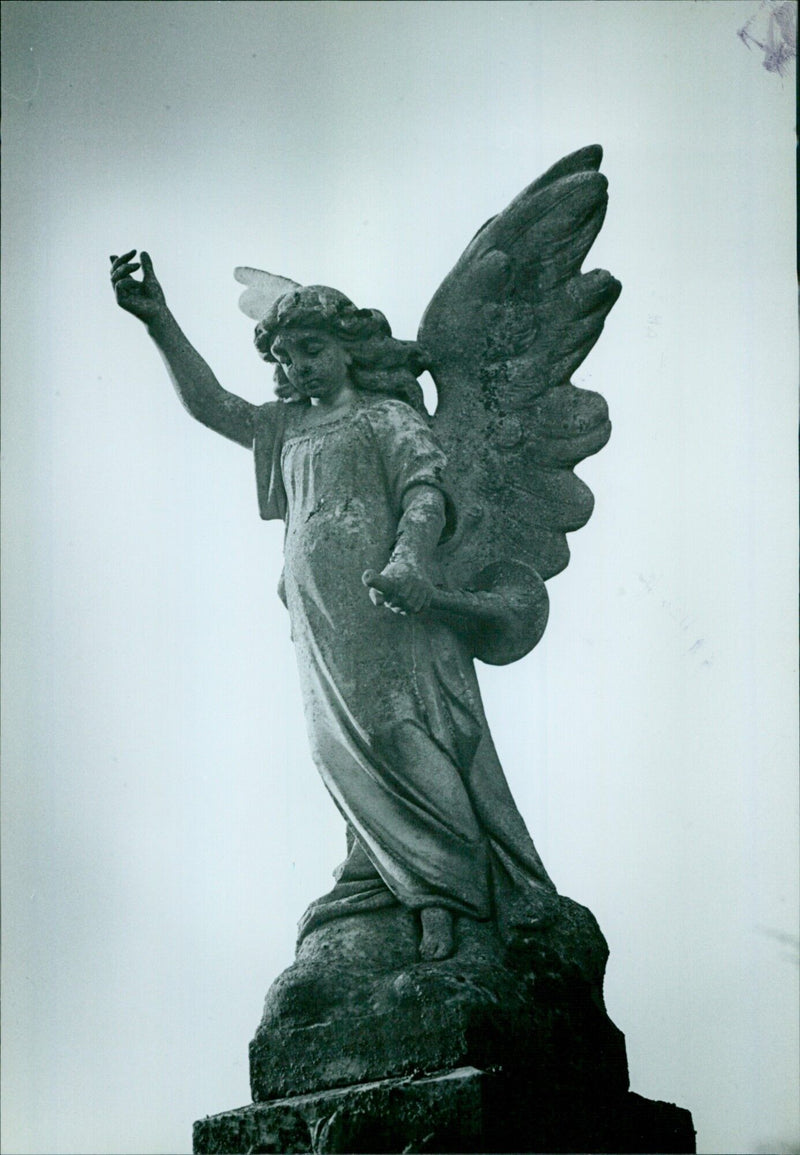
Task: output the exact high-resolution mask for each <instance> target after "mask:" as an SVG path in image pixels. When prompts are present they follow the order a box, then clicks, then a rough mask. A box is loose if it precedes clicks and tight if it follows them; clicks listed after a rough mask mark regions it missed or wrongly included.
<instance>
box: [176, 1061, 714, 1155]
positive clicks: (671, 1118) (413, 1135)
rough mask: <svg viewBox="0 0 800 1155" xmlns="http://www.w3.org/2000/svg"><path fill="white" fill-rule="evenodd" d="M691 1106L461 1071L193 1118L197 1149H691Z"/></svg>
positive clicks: (208, 1152)
mask: <svg viewBox="0 0 800 1155" xmlns="http://www.w3.org/2000/svg"><path fill="white" fill-rule="evenodd" d="M694 1149H695V1147H694V1130H693V1128H692V1118H691V1115H690V1114H689V1112H688V1111H684V1110H682V1109H681V1108H680V1107H673V1106H672V1105H671V1104H669V1103H656V1102H652V1101H651V1100H648V1099H642V1098H641V1097H640V1096H639V1095H633V1094H630V1093H628V1094H625V1095H620V1096H616V1097H612V1098H609V1099H607V1100H606V1101H605V1102H603V1103H599V1104H598V1103H587V1102H586V1101H585V1100H583V1099H580V1098H577V1097H575V1098H572V1099H563V1100H562V1099H554V1098H551V1097H549V1096H547V1095H544V1096H539V1095H537V1094H536V1092H535V1090H534V1089H532V1088H531V1087H530V1086H527V1087H525V1086H521V1085H519V1084H517V1085H514V1083H513V1081H509V1080H506V1079H505V1078H504V1076H503V1074H502V1073H501V1072H486V1071H478V1070H476V1069H475V1068H474V1067H462V1068H460V1069H459V1070H457V1071H449V1072H448V1073H447V1074H444V1075H434V1076H429V1077H427V1078H418V1079H383V1080H380V1081H378V1082H374V1083H361V1084H357V1085H355V1086H351V1087H339V1088H336V1089H334V1090H329V1091H323V1092H321V1093H319V1094H316V1095H295V1096H292V1097H291V1098H288V1099H275V1100H273V1101H272V1102H270V1103H254V1104H252V1105H251V1106H249V1107H242V1108H241V1109H240V1110H238V1111H226V1112H225V1113H224V1114H222V1115H214V1116H212V1117H210V1118H208V1119H202V1120H201V1121H200V1122H198V1123H195V1127H194V1150H195V1152H197V1153H198V1155H200V1153H203V1155H216V1153H217V1152H219V1153H225V1155H229V1153H232V1152H244V1151H246V1152H249V1153H250V1155H257V1153H263V1155H266V1153H267V1152H270V1153H271V1152H285V1153H293V1152H319V1153H322V1152H351V1153H353V1155H356V1153H359V1152H365V1153H367V1152H372V1153H373V1155H378V1153H383V1152H410V1151H419V1152H423V1151H431V1152H442V1153H444V1152H473V1151H474V1152H480V1151H489V1152H523V1151H530V1152H534V1151H541V1152H545V1151H547V1152H558V1151H563V1152H576V1151H592V1152H618V1153H622V1152H640V1153H644V1152H666V1151H673V1152H692V1151H694Z"/></svg>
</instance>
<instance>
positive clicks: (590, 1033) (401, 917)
mask: <svg viewBox="0 0 800 1155" xmlns="http://www.w3.org/2000/svg"><path fill="white" fill-rule="evenodd" d="M418 952H419V924H418V920H417V918H416V916H415V915H414V914H413V913H412V912H410V911H407V910H405V909H404V908H402V907H399V906H396V907H391V908H388V909H386V910H381V911H373V912H371V913H369V914H362V915H354V916H352V917H348V918H340V919H337V920H335V921H332V922H329V923H327V924H325V925H324V926H321V927H319V928H318V929H317V930H314V931H312V932H311V934H309V935H308V936H307V937H306V939H305V940H304V941H303V943H302V944H301V946H300V948H299V950H298V953H297V958H296V960H295V963H294V964H293V965H292V966H291V967H289V968H288V969H287V970H286V971H284V973H283V974H282V975H281V976H279V978H278V979H277V980H276V982H275V983H274V984H273V986H272V988H271V989H270V991H269V993H268V995H267V999H266V1004H265V1008H264V1016H263V1018H262V1021H261V1024H260V1026H259V1028H258V1031H257V1032H256V1036H255V1038H254V1039H253V1042H252V1043H251V1045H250V1076H251V1090H252V1095H253V1100H254V1101H253V1104H252V1105H251V1106H249V1107H243V1108H241V1109H240V1110H237V1111H231V1112H226V1113H224V1114H222V1115H216V1116H214V1117H212V1118H208V1119H204V1120H201V1121H200V1122H198V1123H196V1124H195V1130H194V1150H195V1152H196V1153H197V1155H201V1153H203V1155H204V1153H209V1155H211V1153H212V1152H213V1153H233V1152H242V1151H248V1152H253V1153H255V1152H299V1151H304V1152H310V1151H313V1152H376V1153H377V1152H405V1151H439V1152H447V1151H452V1152H455V1151H464V1152H467V1151H475V1152H477V1151H495V1152H499V1151H508V1152H511V1151H515V1152H523V1151H531V1152H533V1151H550V1152H556V1151H571V1152H581V1151H583V1152H588V1151H592V1152H601V1151H609V1152H610V1151H617V1152H623V1151H639V1152H690V1151H694V1149H695V1148H694V1131H693V1129H692V1122H691V1116H690V1115H689V1112H688V1111H685V1110H682V1109H680V1108H678V1107H674V1106H672V1105H670V1104H666V1103H657V1102H652V1101H649V1100H646V1099H642V1098H641V1097H640V1096H638V1095H634V1094H631V1093H630V1092H629V1089H628V1071H627V1062H626V1055H625V1042H624V1037H623V1035H622V1033H621V1032H620V1031H619V1030H618V1029H617V1028H616V1027H615V1026H614V1024H613V1023H612V1022H611V1020H610V1019H609V1018H608V1015H607V1014H606V1011H605V1007H604V1005H603V995H602V985H603V975H604V971H605V964H606V959H607V955H608V950H607V947H606V944H605V940H604V939H603V936H602V934H601V932H600V929H599V927H598V926H597V923H596V921H595V919H594V917H593V916H592V914H591V912H590V911H588V910H586V908H585V907H582V906H579V905H578V904H577V903H574V902H572V901H571V900H570V899H566V898H562V899H561V900H560V913H559V916H558V918H556V920H555V921H554V922H553V924H552V925H551V926H550V927H548V928H546V929H544V930H542V931H540V932H538V933H537V935H536V936H535V937H534V938H533V940H532V941H531V942H530V943H529V944H528V945H526V947H525V949H524V950H519V951H515V952H511V951H509V950H507V949H506V948H505V947H504V946H503V945H502V944H501V943H500V941H499V939H498V938H497V936H496V933H495V931H494V929H493V927H492V926H491V924H489V923H475V922H473V921H471V920H469V919H462V920H460V921H459V924H458V926H457V947H456V951H455V953H454V954H453V956H452V957H451V958H449V959H446V960H444V961H442V962H435V963H434V962H428V963H425V962H420V961H419V953H418Z"/></svg>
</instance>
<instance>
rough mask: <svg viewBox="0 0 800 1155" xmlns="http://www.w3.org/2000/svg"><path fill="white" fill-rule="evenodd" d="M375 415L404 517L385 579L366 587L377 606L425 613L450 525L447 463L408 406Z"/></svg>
mask: <svg viewBox="0 0 800 1155" xmlns="http://www.w3.org/2000/svg"><path fill="white" fill-rule="evenodd" d="M369 414H370V424H371V426H372V431H373V434H374V436H375V438H376V440H377V442H378V445H379V446H380V451H381V458H382V460H383V465H384V470H385V476H386V481H387V485H388V490H389V499H390V501H391V503H392V505H393V506H394V508H395V509H396V510H397V511H398V515H397V533H396V535H395V540H394V546H393V548H392V552H391V555H390V557H389V559H388V562H387V564H386V565H385V566H384V568H383V570H382V571H381V573H380V574H376V573H372V572H370V573H367V574H365V575H364V584H365V585H367V586H368V587H369V589H370V597H371V598H372V600H373V602H375V604H376V605H382V604H385V605H387V606H388V607H389V608H390V609H393V610H396V611H398V612H403V613H420V612H421V611H422V610H424V609H427V607H428V605H429V604H430V600H431V596H432V594H433V583H432V582H431V579H430V573H429V570H430V563H431V559H432V558H433V554H434V551H435V550H436V547H437V545H438V544H439V541H440V540H441V537H442V532H443V531H444V528H445V524H446V520H447V504H446V497H445V492H444V486H443V482H442V478H443V475H444V471H445V468H446V465H447V458H446V457H445V455H444V452H443V451H442V448H441V446H440V445H439V444H438V442H437V441H436V439H435V438H434V437H433V435H432V434H431V431H430V429H429V428H428V425H427V423H426V422H425V421H424V420H423V419H422V417H421V416H420V415H419V414H418V413H416V412H415V411H414V410H413V409H412V408H411V407H410V406H409V405H407V404H406V403H405V402H403V401H395V400H391V401H390V400H386V401H384V402H382V403H380V404H378V405H376V406H374V407H373V408H372V409H371V410H370V411H369Z"/></svg>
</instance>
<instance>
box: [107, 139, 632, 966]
mask: <svg viewBox="0 0 800 1155" xmlns="http://www.w3.org/2000/svg"><path fill="white" fill-rule="evenodd" d="M601 157H602V152H601V149H600V148H599V147H597V146H593V147H590V148H586V149H583V150H581V151H579V152H576V153H574V154H573V155H571V156H569V157H567V158H566V159H564V160H562V161H560V162H559V163H558V164H556V165H555V166H554V167H553V168H551V169H550V170H549V171H548V172H547V173H546V174H545V175H544V176H543V177H542V178H541V179H540V180H538V181H536V182H535V183H534V184H532V185H530V187H529V188H527V189H526V190H525V191H524V192H523V193H521V194H520V195H519V196H518V197H517V198H516V200H514V201H513V202H512V203H511V204H510V205H509V207H508V208H507V209H506V210H505V211H504V212H502V213H500V214H499V215H498V216H495V217H493V218H492V219H491V220H490V221H489V222H488V223H487V224H485V225H484V226H483V228H482V229H480V231H479V232H478V233H477V234H476V236H475V237H474V239H473V240H472V241H471V242H470V244H469V245H468V247H467V248H466V250H465V252H464V254H463V255H462V257H461V258H460V260H459V261H458V263H457V264H456V266H455V268H454V269H453V270H452V272H451V273H450V274H449V275H448V276H447V277H446V278H445V280H444V282H443V283H442V285H441V287H440V288H439V290H438V291H437V292H436V294H435V296H434V298H433V300H432V301H431V303H430V305H429V306H428V308H427V311H426V312H425V315H424V317H423V319H422V323H421V325H420V329H419V333H418V337H417V340H416V341H400V340H397V339H395V338H394V337H393V336H392V333H391V329H390V327H389V323H388V322H387V320H386V318H385V317H384V315H383V314H382V313H380V312H379V311H378V310H377V309H362V308H357V307H356V306H355V305H354V304H353V303H352V302H351V301H350V300H348V298H347V297H346V296H344V294H343V293H340V292H338V291H336V290H335V289H331V288H326V287H324V286H320V285H310V286H302V285H299V284H296V283H295V282H293V281H290V280H287V279H285V278H282V277H274V276H271V275H270V274H267V273H263V272H260V271H259V270H256V269H251V268H240V269H237V270H236V274H235V275H236V277H237V279H238V280H239V281H240V282H241V283H243V284H245V285H246V286H247V288H246V291H245V292H244V294H243V296H242V299H241V302H240V303H241V306H242V308H243V310H244V311H245V312H246V313H247V314H248V315H249V316H251V317H253V318H254V319H255V320H257V322H258V324H257V326H256V331H255V344H256V349H257V350H258V352H259V354H260V356H261V358H262V359H263V360H264V361H267V362H270V363H273V364H274V365H275V381H276V390H275V391H276V394H277V400H274V401H270V402H267V403H266V404H264V405H254V404H251V403H250V402H248V401H246V400H244V399H243V398H241V397H237V396H235V395H234V394H232V393H229V392H227V391H226V390H225V389H223V388H222V387H221V385H220V384H219V383H218V381H217V380H216V378H215V376H214V374H213V373H212V371H211V369H210V368H209V367H208V365H207V364H206V363H205V361H203V359H202V358H201V357H200V355H199V354H198V353H197V352H196V351H195V349H194V348H193V347H192V346H191V345H190V343H189V341H188V340H187V339H186V337H185V336H184V335H183V333H182V332H181V330H180V328H179V327H178V324H177V322H176V321H175V319H174V317H173V315H172V313H171V312H170V310H169V309H168V307H167V304H166V301H165V297H164V294H163V292H162V289H161V287H160V285H159V283H158V281H157V279H156V275H155V272H154V270H153V264H152V261H151V259H150V257H149V256H148V255H147V253H145V252H142V253H141V257H140V260H139V261H136V260H134V258H135V256H136V250H131V251H130V252H128V253H125V254H124V255H123V256H119V257H116V256H113V257H111V281H112V283H113V286H114V291H115V294H116V299H117V303H118V304H119V305H120V307H121V308H123V309H124V310H126V311H127V312H129V313H132V314H133V315H134V316H135V317H138V318H139V319H140V320H141V321H143V322H144V323H145V324H146V326H147V329H148V331H149V333H150V336H151V337H152V338H153V340H154V341H155V343H156V345H157V346H158V348H159V350H160V351H161V353H162V355H163V358H164V360H165V362H166V365H167V368H168V370H169V373H170V375H171V377H172V381H173V383H174V385H175V388H176V389H177V392H178V395H179V397H180V399H181V401H182V402H183V404H184V405H185V407H186V408H187V409H188V410H189V412H190V413H191V414H192V416H193V417H196V418H197V419H198V420H199V421H201V422H202V423H203V424H204V425H207V426H208V427H209V428H210V429H213V430H215V431H216V432H217V433H221V434H223V435H224V436H225V437H228V438H230V439H231V440H233V441H236V442H238V443H239V444H240V445H243V446H246V447H247V448H250V447H252V448H253V449H254V453H255V461H256V475H257V485H258V499H259V505H260V513H261V517H262V518H267V519H269V518H281V519H282V520H283V521H284V523H285V545H284V557H285V564H284V574H283V577H282V580H281V588H280V590H279V593H280V595H281V597H282V598H283V600H284V602H285V604H286V606H287V608H288V611H289V614H290V618H291V629H292V638H293V641H294V647H295V650H296V654H297V662H298V667H299V674H300V683H301V687H302V694H303V699H304V706H305V715H306V720H307V724H308V730H309V736H310V741H311V749H312V752H313V757H314V761H315V763H316V765H317V767H318V769H319V772H320V774H321V775H322V780H323V782H324V783H325V786H326V787H327V789H328V790H329V792H330V794H331V795H332V797H333V800H334V802H335V804H336V806H337V807H338V808H339V810H340V811H341V813H342V815H343V816H344V818H345V820H346V823H347V843H348V854H347V858H346V860H345V861H344V863H343V864H342V865H341V866H340V867H339V868H338V870H337V872H336V874H335V878H336V885H335V886H334V888H333V890H332V891H330V893H329V894H327V895H325V896H324V897H323V898H321V899H319V900H317V901H316V902H315V903H313V904H312V905H311V907H310V908H309V910H308V911H307V912H306V914H305V915H304V917H303V920H302V923H301V927H300V936H301V939H302V937H303V936H304V935H307V934H308V933H309V932H310V931H311V930H312V929H314V928H316V927H318V926H319V925H321V924H322V923H324V922H326V921H327V920H331V919H336V918H340V917H342V916H345V915H351V914H355V913H361V912H365V911H371V910H376V909H380V908H383V907H386V906H389V905H394V904H397V903H399V904H401V905H402V906H404V907H406V908H407V909H410V910H413V911H416V912H418V914H419V919H420V925H421V938H420V948H419V949H420V955H421V957H422V958H423V959H425V960H438V959H443V958H447V957H448V956H450V955H451V954H452V953H453V951H454V949H455V942H456V939H455V936H454V920H455V918H456V917H457V916H460V917H463V918H467V919H472V920H477V921H486V920H493V921H494V924H495V925H496V928H497V932H498V934H499V935H500V937H501V939H502V940H503V942H505V943H507V944H512V945H513V944H524V943H525V942H526V941H527V940H529V939H530V936H531V935H536V933H537V932H538V931H539V929H540V928H541V927H543V926H544V925H545V924H546V923H547V922H548V921H549V920H550V919H552V917H553V913H554V911H555V909H556V904H557V892H556V889H555V887H554V885H553V883H552V882H551V880H550V878H549V877H548V874H547V872H546V870H545V868H544V866H543V865H542V862H541V859H540V858H539V855H538V854H537V852H536V849H535V847H534V844H533V842H532V840H531V837H530V835H529V834H528V831H527V829H526V826H525V823H524V821H523V819H522V817H521V816H520V814H519V811H518V810H517V808H516V805H515V803H514V800H513V798H512V796H511V792H510V790H509V788H508V785H507V783H506V779H505V776H504V773H503V770H502V767H501V765H500V763H499V761H498V757H497V754H496V752H495V748H494V745H493V743H492V738H491V735H490V733H489V727H488V725H487V721H486V717H485V714H484V710H483V706H482V704H481V696H480V691H479V688H478V681H477V678H476V675H475V670H474V664H473V659H474V658H476V657H477V658H480V659H481V660H483V661H485V662H490V663H495V664H502V663H507V662H512V661H515V660H516V659H518V658H520V657H522V656H523V655H524V654H526V653H527V652H528V651H529V650H530V649H531V648H532V647H533V646H534V645H535V644H536V643H537V641H538V640H539V638H540V637H541V635H542V632H543V630H544V627H545V624H546V620H547V606H548V602H547V594H546V591H545V587H544V582H545V581H546V580H547V579H548V578H550V577H552V576H553V575H554V574H556V573H558V572H559V571H560V570H562V569H563V568H564V567H565V566H566V564H567V561H568V558H569V551H568V548H567V544H566V537H565V535H566V533H567V532H569V531H571V530H575V529H578V528H579V527H580V526H582V525H583V524H584V523H585V522H586V520H587V519H588V517H589V515H590V513H591V511H592V504H593V498H592V494H591V493H590V491H589V490H588V488H587V487H586V485H584V484H583V482H581V481H580V480H579V479H578V478H577V477H576V476H575V475H574V473H573V466H574V465H575V464H576V463H577V462H579V461H580V460H581V459H582V458H584V457H586V456H587V455H589V454H592V453H596V452H597V451H598V450H599V449H600V448H601V447H602V446H603V445H604V444H605V443H606V441H607V440H608V437H609V433H610V428H611V427H610V425H609V422H608V415H607V410H606V405H605V402H604V401H603V399H602V397H600V396H599V395H597V394H596V393H590V392H587V391H585V390H581V389H578V388H575V387H574V386H573V385H571V384H570V382H569V378H570V375H571V373H572V372H573V370H574V369H576V368H577V366H578V365H580V363H581V362H582V361H583V359H584V357H585V356H586V354H587V353H588V352H589V350H590V349H591V348H592V346H593V345H594V343H595V341H596V340H597V338H598V337H599V335H600V332H601V330H602V328H603V323H604V321H605V317H606V315H607V314H608V312H609V310H610V309H611V307H612V305H613V304H614V302H615V300H616V298H617V296H618V294H619V291H620V285H619V283H618V282H617V281H616V280H615V279H614V278H613V277H612V276H610V275H609V274H608V273H607V272H604V271H600V270H598V271H595V272H591V273H588V274H582V273H581V272H580V266H581V263H582V261H583V259H584V257H585V255H586V253H587V252H588V250H589V248H590V247H591V245H592V243H593V241H594V238H595V237H596V235H597V233H598V232H599V230H600V227H601V225H602V221H603V217H604V215H605V208H606V201H607V196H606V180H605V178H604V177H603V176H602V175H601V174H600V172H599V171H598V170H599V166H600V161H601ZM140 268H141V270H142V279H141V280H137V279H135V278H134V277H133V275H132V274H133V273H134V272H135V271H136V270H137V269H140ZM425 370H428V371H429V372H430V374H431V376H432V377H433V380H434V382H435V385H436V389H437V393H438V405H437V408H436V412H435V414H434V415H433V416H429V415H428V413H427V412H426V410H425V407H424V404H423V397H422V390H421V388H420V385H419V383H418V381H417V378H418V376H419V375H420V374H421V373H422V372H423V371H425Z"/></svg>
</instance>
